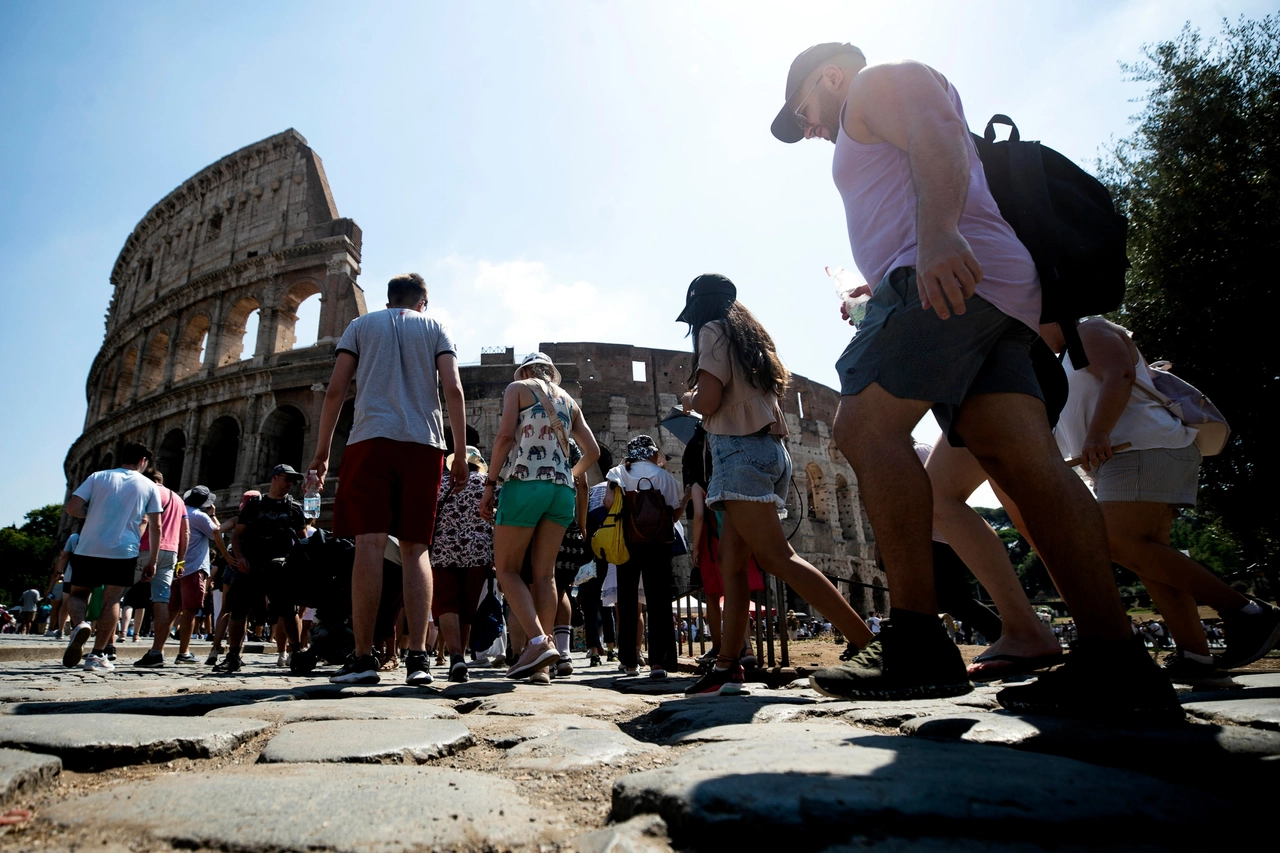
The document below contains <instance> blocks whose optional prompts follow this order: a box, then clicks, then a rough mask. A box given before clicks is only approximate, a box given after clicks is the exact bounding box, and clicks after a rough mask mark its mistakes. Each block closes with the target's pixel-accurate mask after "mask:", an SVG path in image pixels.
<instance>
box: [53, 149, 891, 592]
mask: <svg viewBox="0 0 1280 853" xmlns="http://www.w3.org/2000/svg"><path fill="white" fill-rule="evenodd" d="M360 237H361V235H360V229H359V227H358V226H357V225H356V224H355V223H354V222H353V221H351V220H350V219H341V218H339V216H338V210H337V206H336V204H335V203H334V201H333V195H332V193H331V192H330V190H329V185H328V182H327V180H326V178H325V174H324V168H323V166H322V164H321V162H320V158H319V156H317V155H316V153H315V152H314V151H312V150H311V148H309V147H308V146H307V143H306V140H305V139H303V138H302V136H300V135H299V134H298V133H297V132H296V131H294V130H287V131H285V132H283V133H280V134H277V135H276V136H273V137H270V138H268V139H265V140H263V141H261V142H257V143H254V144H253V145H249V146H247V147H245V148H243V149H241V150H240V151H237V152H235V153H234V154H231V155H229V156H227V157H224V158H222V159H221V160H219V161H218V162H216V163H214V164H213V165H211V166H208V167H207V168H205V169H203V170H201V171H200V172H199V173H198V174H196V175H194V176H193V177H192V178H190V179H189V180H187V181H186V182H184V183H183V184H182V186H180V187H179V188H177V189H176V190H174V191H173V192H171V193H170V194H169V195H168V196H166V197H165V198H164V199H163V200H161V201H160V202H159V203H158V204H156V205H155V207H153V208H152V209H151V210H150V211H149V212H148V213H147V215H146V216H145V217H143V219H142V221H141V222H140V223H138V226H137V227H136V228H135V229H134V232H133V233H132V234H131V235H130V236H129V239H128V240H127V241H126V242H125V246H124V249H123V250H122V251H121V252H120V257H119V259H118V260H117V261H116V265H115V268H114V269H113V271H112V274H111V283H112V285H113V286H114V294H113V296H112V300H111V306H110V308H109V310H108V312H107V322H106V326H107V331H106V339H105V341H104V342H103V346H102V349H101V351H100V352H99V353H98V356H97V358H96V359H95V360H94V363H93V367H92V368H91V369H90V371H89V378H88V382H87V384H86V396H87V398H88V404H89V407H88V414H87V415H86V418H85V428H84V434H83V435H81V436H80V438H79V439H77V440H76V442H75V444H74V445H72V447H71V449H70V451H69V452H68V453H67V457H66V461H65V463H64V465H65V473H66V477H67V487H68V490H70V489H73V488H75V486H76V485H78V484H79V483H80V482H81V481H82V480H83V479H84V477H86V476H87V475H88V474H89V473H91V472H93V471H96V470H100V469H102V468H108V467H111V466H112V465H113V464H114V460H116V459H118V458H119V453H120V448H121V446H122V445H123V444H124V443H125V442H127V441H133V440H140V441H142V442H144V443H145V444H147V445H148V446H150V447H152V448H153V449H155V450H156V452H157V456H158V459H157V466H158V467H159V468H160V470H161V471H162V472H163V473H164V475H165V481H166V483H167V484H168V485H170V486H171V487H173V488H176V489H187V488H190V487H191V486H194V485H196V484H197V483H200V484H204V485H206V486H208V487H210V488H211V489H213V490H214V491H215V493H216V495H217V499H218V503H219V506H220V507H223V508H230V507H233V506H234V505H235V504H236V503H238V501H239V496H240V493H241V491H242V490H244V489H246V488H251V487H259V488H262V487H265V482H264V481H265V480H266V479H267V472H268V471H269V470H270V469H271V466H273V465H275V464H276V463H279V462H286V463H288V464H290V465H293V466H294V467H295V468H298V469H299V470H301V468H302V466H303V465H305V464H306V463H307V462H308V461H309V460H310V459H311V457H312V454H313V453H314V450H315V441H316V439H315V433H314V428H315V426H316V425H318V423H319V420H320V408H321V404H322V401H323V397H324V392H325V387H326V383H327V382H328V380H329V376H330V373H331V371H332V369H333V361H334V348H335V345H336V343H337V340H338V339H339V337H340V336H341V335H342V332H343V331H344V330H345V329H346V327H347V324H349V323H350V322H351V321H352V320H353V319H355V318H356V317H359V316H361V315H363V314H364V313H365V300H364V294H363V291H362V290H361V289H360V287H359V286H358V285H357V284H356V277H357V275H358V274H359V269H360V242H361V239H360ZM314 294H319V297H320V301H321V311H320V329H319V335H318V338H317V341H316V343H315V344H314V345H312V346H309V347H306V348H303V349H294V348H293V344H294V341H295V334H294V324H295V323H296V321H297V315H296V313H295V312H296V310H297V308H298V305H299V304H300V303H301V302H302V301H303V300H304V299H306V298H307V297H308V296H311V295H314ZM254 311H258V312H259V318H260V319H259V326H258V333H257V339H256V341H253V342H243V343H242V338H243V337H244V336H245V325H246V321H247V318H248V317H249V316H250V315H251V314H252V313H253V312H254ZM202 342H203V343H202ZM250 347H251V348H252V351H251V352H250V351H249V349H250ZM542 350H543V351H544V352H546V353H547V354H548V355H549V356H551V358H552V359H553V360H554V361H555V362H556V364H557V366H558V367H559V369H560V371H561V373H562V375H563V377H564V383H565V388H566V390H568V391H569V392H570V393H571V394H573V396H574V397H575V398H576V399H578V400H580V401H581V403H582V407H583V412H584V413H585V415H586V417H587V420H588V423H589V424H590V426H591V428H592V430H593V431H594V432H595V434H596V437H597V439H598V440H599V442H600V444H601V445H602V446H603V447H605V448H608V449H609V451H610V452H611V453H612V456H613V458H615V459H620V458H621V457H622V455H623V454H624V452H625V448H626V444H627V441H629V440H630V439H631V438H633V437H634V436H636V435H639V434H640V433H649V434H651V435H653V436H654V438H655V439H657V440H658V441H659V442H660V443H661V445H662V447H663V449H664V451H666V453H667V455H668V456H669V457H670V458H671V460H672V464H671V468H672V470H673V473H675V474H676V475H677V476H679V474H680V461H679V460H680V455H681V453H682V452H683V445H681V443H680V442H679V441H678V440H677V439H676V438H675V437H674V436H672V435H671V434H669V433H667V432H666V431H665V430H662V429H660V428H659V427H658V426H657V424H658V422H659V421H660V420H662V418H664V417H665V416H666V414H667V413H668V411H669V410H670V409H671V408H672V407H673V406H675V405H676V403H677V401H678V400H679V397H680V394H681V393H682V392H683V390H684V382H685V377H686V375H687V373H688V364H689V359H690V356H691V354H690V353H688V352H678V351H672V350H657V349H647V348H644V347H636V346H630V345H626V344H601V343H545V344H542ZM514 362H515V355H514V353H513V352H512V351H511V350H509V349H508V350H504V351H499V352H492V353H485V354H484V355H483V356H482V357H481V362H480V364H471V365H463V366H462V368H461V373H462V381H463V387H464V392H465V394H466V399H467V409H468V411H467V421H468V427H467V443H468V444H474V445H477V446H478V447H480V449H481V450H482V451H483V452H484V453H485V455H486V456H488V455H489V452H490V450H491V449H492V447H493V438H494V435H495V433H496V431H497V428H498V421H499V417H500V414H501V404H502V394H503V390H504V389H505V388H506V386H507V384H508V383H509V382H510V381H511V378H512V372H513V369H514ZM838 400H839V398H838V396H837V395H836V393H835V392H834V391H832V390H831V389H830V388H827V387H825V386H822V385H819V384H817V383H814V382H810V381H809V380H808V379H805V378H804V377H801V376H796V377H794V382H793V384H792V387H791V389H790V391H789V392H788V394H787V396H786V399H784V400H783V401H782V408H783V411H784V413H785V415H786V418H787V427H788V430H789V432H790V439H789V442H788V446H789V448H790V451H791V456H792V460H793V462H794V463H795V484H796V489H795V490H794V492H793V495H792V500H791V505H790V507H789V511H790V514H791V518H792V521H789V522H788V524H787V529H788V530H790V529H791V528H792V527H793V526H794V525H795V524H796V521H795V519H797V518H798V519H799V522H798V529H797V530H796V531H795V535H794V536H793V538H792V544H793V545H794V546H795V548H796V550H797V551H799V552H800V553H802V554H804V555H805V557H806V558H807V559H809V560H810V561H811V562H812V563H813V564H814V565H816V566H817V567H818V568H819V569H820V570H821V571H822V572H823V573H824V574H826V575H828V576H829V577H831V578H833V579H837V580H838V581H839V582H840V586H841V589H842V591H843V592H845V593H846V594H847V595H848V596H849V598H850V600H851V601H852V602H853V604H854V606H855V607H856V608H857V609H858V610H859V611H860V612H864V613H865V612H867V611H869V610H870V609H872V608H873V607H874V608H877V609H881V610H883V609H885V602H884V600H883V599H882V598H881V597H879V596H880V593H879V592H874V594H873V589H872V588H873V587H879V588H883V587H884V578H883V576H882V575H880V574H879V572H878V570H877V568H876V558H875V543H874V540H873V538H872V534H871V526H870V524H869V523H868V522H867V518H866V515H865V513H864V512H863V510H862V503H861V500H860V499H859V496H858V487H857V482H856V479H855V478H854V474H853V471H852V469H851V468H850V467H849V465H848V463H847V462H845V460H844V458H843V457H842V456H841V455H840V454H839V452H838V451H837V450H836V448H835V446H834V445H833V444H832V442H831V439H830V432H829V428H828V424H830V423H831V422H832V420H833V418H834V416H835V409H836V404H837V402H838ZM351 419H352V408H351V401H350V400H348V403H347V406H346V408H345V409H344V411H343V414H342V417H341V418H340V419H339V421H338V430H337V435H336V436H335V439H334V454H333V458H332V459H331V466H330V471H331V474H330V477H331V479H330V481H329V484H328V489H327V492H326V501H325V506H324V511H323V514H322V518H321V521H322V523H324V522H326V521H327V520H328V516H329V513H330V510H331V502H332V495H333V494H334V493H335V492H336V490H337V488H338V487H339V484H338V482H337V480H336V475H337V472H338V470H339V465H340V464H341V455H342V450H343V448H344V446H345V439H346V435H347V434H348V433H349V431H350V428H351ZM598 476H599V475H598V472H593V478H596V479H598ZM684 572H685V574H686V575H687V561H685V565H684Z"/></svg>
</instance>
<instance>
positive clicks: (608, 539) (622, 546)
mask: <svg viewBox="0 0 1280 853" xmlns="http://www.w3.org/2000/svg"><path fill="white" fill-rule="evenodd" d="M591 553H593V554H595V555H596V556H597V557H599V558H600V559H602V560H605V561H606V562H610V563H613V564H614V565H615V566H621V565H622V564H623V563H625V562H627V561H628V560H630V559H631V553H630V552H629V551H628V550H627V539H626V536H624V535H623V532H622V489H620V488H618V487H617V486H616V485H615V486H614V489H613V506H612V507H610V508H609V514H608V515H606V516H605V518H604V521H602V522H600V527H599V528H598V529H597V530H596V532H595V533H593V534H591Z"/></svg>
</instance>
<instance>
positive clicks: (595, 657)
mask: <svg viewBox="0 0 1280 853" xmlns="http://www.w3.org/2000/svg"><path fill="white" fill-rule="evenodd" d="M599 665H600V655H598V654H595V653H594V652H593V653H592V655H591V663H590V664H588V666H599Z"/></svg>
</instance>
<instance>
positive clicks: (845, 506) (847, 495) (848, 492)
mask: <svg viewBox="0 0 1280 853" xmlns="http://www.w3.org/2000/svg"><path fill="white" fill-rule="evenodd" d="M836 517H837V518H839V519H840V529H841V530H843V531H844V532H845V537H846V538H856V534H855V533H854V530H855V526H856V524H857V519H855V518H854V516H853V490H852V489H850V488H849V481H848V480H846V479H845V478H844V475H843V474H837V475H836Z"/></svg>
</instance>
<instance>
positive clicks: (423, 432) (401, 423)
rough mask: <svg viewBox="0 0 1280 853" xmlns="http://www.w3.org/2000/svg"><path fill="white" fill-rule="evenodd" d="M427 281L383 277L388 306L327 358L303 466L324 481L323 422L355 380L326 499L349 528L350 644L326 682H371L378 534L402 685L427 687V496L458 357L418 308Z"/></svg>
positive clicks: (461, 407) (430, 502)
mask: <svg viewBox="0 0 1280 853" xmlns="http://www.w3.org/2000/svg"><path fill="white" fill-rule="evenodd" d="M426 307H427V286H426V283H425V282H424V281H423V280H422V276H420V275H418V274H417V273H410V274H408V275H399V276H396V277H395V278H393V279H391V282H390V283H389V284H388V285H387V310H385V311H375V312H373V313H370V314H366V315H365V316H363V317H358V318H356V319H355V320H354V321H352V323H351V325H350V326H348V327H347V330H346V332H345V333H344V334H343V335H342V339H341V340H340V341H338V347H337V350H338V352H337V363H336V364H335V365H334V367H333V375H332V377H331V378H330V380H329V388H328V391H327V392H326V393H325V398H324V408H323V409H322V411H321V415H320V428H319V430H318V432H319V435H318V442H317V445H316V456H315V459H314V460H313V461H312V463H311V466H310V467H311V469H312V470H314V471H315V472H316V474H317V475H318V476H319V478H320V482H321V484H323V482H324V476H325V473H326V472H327V471H328V468H329V452H330V447H331V444H332V442H333V431H334V427H335V426H336V425H337V422H338V415H339V414H340V413H341V411H342V405H343V403H344V402H345V401H346V398H347V390H348V388H349V387H350V385H351V380H352V379H354V380H355V382H356V400H355V420H354V422H353V423H352V428H351V435H350V436H349V437H348V439H347V446H346V449H345V450H344V451H343V455H342V468H341V471H340V477H339V482H340V484H341V488H340V489H339V490H338V493H337V496H336V498H335V499H334V507H333V529H334V533H335V534H337V535H338V536H354V537H355V540H356V555H355V566H354V568H353V569H352V578H351V626H352V630H353V631H354V633H355V641H356V649H355V654H354V655H353V656H352V658H351V660H349V661H348V662H347V664H346V665H345V666H343V668H342V669H341V670H340V671H339V672H338V673H337V674H336V675H334V676H333V677H332V678H331V679H330V680H331V681H333V682H335V683H339V684H376V683H377V682H378V680H379V676H378V668H379V667H378V661H377V659H376V658H375V657H374V656H373V643H374V636H373V633H374V622H375V619H376V617H377V612H378V603H379V600H380V598H381V595H382V555H383V551H384V550H385V548H386V543H387V537H388V536H395V537H397V538H398V539H399V542H400V554H401V559H402V562H403V567H404V572H403V574H404V608H405V616H406V617H407V619H408V622H409V654H408V657H407V660H406V669H407V674H406V679H405V680H406V681H407V682H408V683H409V684H429V683H430V682H431V680H432V679H431V673H430V669H429V667H428V666H427V656H426V644H427V626H428V623H429V620H430V616H431V564H430V562H429V561H428V559H427V547H428V546H429V545H430V544H431V535H432V532H433V529H434V526H435V515H436V513H435V510H436V499H437V496H438V493H439V487H440V476H441V473H442V470H443V467H444V456H445V452H446V440H445V434H444V419H443V417H442V416H441V410H440V391H441V390H443V391H444V397H445V402H446V403H447V404H448V408H449V428H450V432H451V433H452V437H453V438H454V440H455V441H457V442H458V443H459V445H462V444H465V443H466V428H467V421H466V404H465V401H464V400H463V396H462V380H461V378H460V377H459V375H458V358H457V353H456V352H455V349H454V344H453V341H452V340H451V339H450V337H449V333H448V332H447V331H446V330H445V328H444V327H443V326H442V325H440V322H439V321H438V320H436V319H435V318H434V317H432V316H430V315H429V314H426V313H425V310H426ZM451 473H452V476H453V487H454V489H457V488H460V487H462V486H463V485H465V484H466V482H467V476H468V474H469V471H468V470H467V460H466V454H464V453H458V454H455V458H454V462H453V468H452V472H451Z"/></svg>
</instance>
